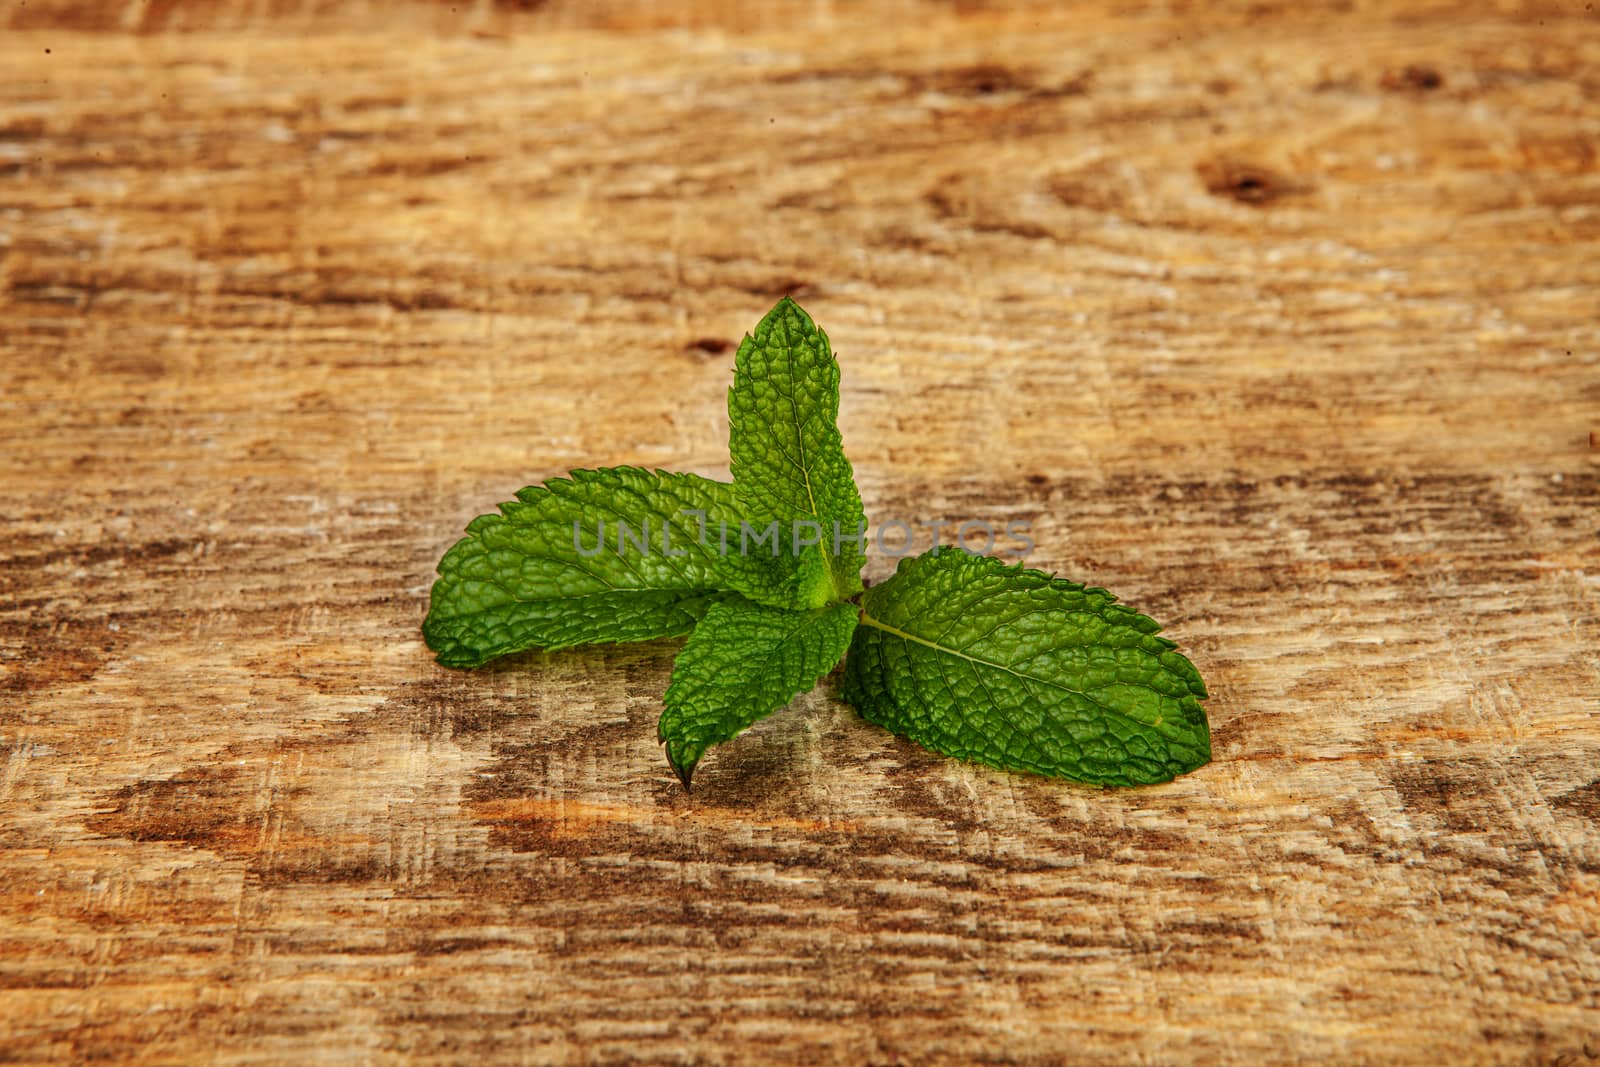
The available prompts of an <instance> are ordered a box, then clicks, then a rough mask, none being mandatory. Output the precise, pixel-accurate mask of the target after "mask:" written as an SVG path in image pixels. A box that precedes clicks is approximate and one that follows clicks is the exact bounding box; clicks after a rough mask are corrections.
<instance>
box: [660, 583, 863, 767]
mask: <svg viewBox="0 0 1600 1067" xmlns="http://www.w3.org/2000/svg"><path fill="white" fill-rule="evenodd" d="M856 617H857V609H856V606H855V605H854V604H830V605H828V606H826V607H822V608H816V609H814V610H811V611H785V610H783V609H781V608H772V607H766V606H764V605H760V604H753V603H751V602H750V601H747V600H726V601H722V602H719V603H717V604H713V605H712V606H711V608H710V610H708V611H707V612H706V614H705V618H703V619H701V620H700V623H699V624H698V625H697V626H695V628H694V632H693V633H692V634H690V635H689V641H688V643H687V644H685V645H684V646H683V651H682V652H681V653H679V655H678V661H677V663H675V664H674V665H673V668H672V684H671V685H669V686H668V687H667V696H666V710H665V711H663V712H662V713H661V723H660V728H659V732H660V735H661V740H662V742H663V743H665V745H666V747H667V761H668V762H669V763H671V764H672V769H673V770H674V771H676V772H677V774H678V778H679V779H680V780H682V782H683V787H684V788H685V789H687V788H689V780H690V778H691V777H693V775H694V768H695V764H697V763H699V762H700V757H701V756H703V755H705V751H706V749H708V748H710V747H711V746H712V745H715V744H720V743H721V742H723V741H727V740H729V739H730V738H732V737H734V736H736V735H738V734H739V733H740V732H741V731H743V730H744V729H745V728H746V727H748V726H750V725H751V724H752V723H754V722H756V721H757V720H758V719H762V718H765V717H766V716H768V715H770V714H772V713H773V712H774V711H777V710H778V709H779V708H781V707H783V706H784V705H785V704H787V703H789V701H791V700H793V699H794V698H795V696H796V695H798V694H800V693H803V692H805V691H806V690H808V689H810V688H811V687H812V686H814V685H816V684H817V680H818V679H820V678H821V677H822V676H823V675H825V674H827V673H828V672H829V671H830V670H832V669H833V667H834V665H835V664H837V663H838V662H839V657H841V656H843V655H844V651H845V649H846V648H848V647H849V645H850V635H851V633H852V632H853V631H854V630H855V628H856Z"/></svg>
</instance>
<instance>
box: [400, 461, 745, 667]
mask: <svg viewBox="0 0 1600 1067" xmlns="http://www.w3.org/2000/svg"><path fill="white" fill-rule="evenodd" d="M732 508H733V487H732V486H730V485H727V484H725V483H720V482H714V481H711V480H710V479H708V478H701V477H699V476H698V475H693V474H668V473H665V472H662V471H656V472H654V473H652V472H650V471H645V470H640V469H638V468H636V467H609V468H603V469H601V470H580V471H573V472H571V475H570V477H568V478H557V479H553V480H551V481H549V482H546V483H545V484H544V485H542V486H530V487H529V488H527V489H523V490H522V491H521V492H519V493H518V494H517V499H516V500H514V501H511V502H509V503H505V504H502V505H500V513H499V514H490V515H480V516H478V517H477V518H476V519H474V520H473V521H472V523H471V524H470V525H468V527H467V536H466V537H464V538H462V539H461V540H460V541H458V542H456V544H455V545H454V546H453V547H452V548H451V549H450V550H449V551H448V552H446V553H445V555H444V558H443V559H442V560H440V561H439V579H438V580H437V581H436V582H434V585H433V593H432V598H431V605H430V607H429V610H428V617H427V620H426V621H425V622H424V623H423V624H422V633H423V637H424V638H425V639H426V640H427V642H428V647H430V648H432V649H433V650H434V652H435V653H437V655H438V659H439V662H440V663H442V664H444V665H445V666H447V667H476V666H478V665H480V664H482V663H485V662H487V661H488V660H491V659H494V658H495V657H497V656H504V655H508V654H510V653H512V652H521V651H524V650H525V649H530V648H543V649H560V648H568V647H570V646H572V645H581V644H589V643H593V642H609V641H646V640H650V639H652V638H657V637H677V636H681V635H683V634H686V633H688V632H689V631H690V629H692V628H693V626H694V624H695V621H696V620H697V619H699V618H700V616H702V615H703V614H704V613H705V611H706V608H707V607H709V606H710V604H711V603H712V602H713V601H714V600H715V599H717V598H718V597H719V596H723V595H726V594H724V593H723V592H722V591H723V590H726V589H729V588H730V587H732V586H734V585H735V584H738V583H739V582H740V581H742V580H743V579H741V578H740V573H741V570H742V569H748V564H749V561H744V560H740V559H739V558H737V557H733V556H729V557H722V556H721V555H720V554H719V551H718V545H717V543H716V534H715V530H716V529H717V523H718V521H720V519H722V518H724V517H726V516H728V515H730V514H731V512H732ZM694 513H698V514H694ZM701 516H706V517H707V523H708V525H709V527H710V530H709V531H706V530H703V528H702V518H701ZM574 524H576V529H574ZM647 529H648V535H646V530H647ZM602 531H603V534H604V537H603V539H602V536H601V534H602ZM702 534H705V536H704V537H702ZM619 547H620V551H619Z"/></svg>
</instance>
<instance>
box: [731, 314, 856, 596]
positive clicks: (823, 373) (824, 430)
mask: <svg viewBox="0 0 1600 1067" xmlns="http://www.w3.org/2000/svg"><path fill="white" fill-rule="evenodd" d="M838 417H839V364H838V362H837V361H835V360H834V358H833V352H832V350H831V349H830V348H829V347H828V337H827V335H826V334H824V333H823V332H822V331H821V330H820V329H818V328H817V326H816V324H815V323H813V322H812V321H811V317H810V316H809V315H807V314H806V313H805V312H804V311H802V310H801V309H800V305H798V304H796V303H795V302H794V301H793V300H790V299H789V298H788V297H784V298H783V299H782V300H780V301H778V304H777V306H776V307H774V308H773V309H772V310H771V311H770V312H768V313H767V315H766V317H765V318H763V319H762V320H761V323H760V324H759V325H758V326H757V327H756V331H755V334H754V335H753V336H748V337H746V338H745V339H744V342H743V343H742V344H740V345H739V353H738V356H737V358H736V360H735V363H734V375H733V387H732V388H731V389H729V390H728V421H729V427H730V430H729V435H728V451H729V453H730V460H731V467H732V470H733V485H734V493H735V496H736V498H737V500H738V504H739V508H740V510H741V511H742V512H743V515H744V518H745V519H746V520H748V521H749V522H750V523H751V524H752V525H753V526H755V527H756V528H758V529H765V528H766V527H767V526H768V525H769V524H770V523H776V524H777V527H778V531H779V535H780V536H781V537H782V538H784V539H785V540H786V541H787V542H788V546H787V547H789V548H790V549H791V550H792V549H793V547H794V546H795V545H796V544H798V543H802V542H805V541H809V540H811V539H812V538H813V535H815V538H816V543H815V544H814V546H812V547H805V548H802V549H801V550H800V557H799V559H798V561H796V562H795V563H794V564H792V566H793V568H794V569H793V570H792V571H791V572H790V576H789V582H788V584H787V585H786V587H785V589H784V592H783V595H782V597H780V598H776V599H784V600H787V601H788V605H787V606H791V607H797V608H811V607H818V606H820V605H822V604H825V603H827V602H829V601H830V600H844V599H847V598H849V597H851V596H853V595H855V594H856V593H859V592H860V591H861V566H862V564H863V562H865V558H866V557H865V547H864V545H865V542H864V537H865V533H866V524H867V520H866V514H865V512H864V511H863V510H862V507H861V494H860V492H858V491H857V489H856V483H855V477H854V474H853V473H852V471H851V469H850V461H849V460H848V459H846V458H845V455H844V447H843V445H842V443H841V440H840V437H839V426H838ZM797 524H798V525H797ZM858 535H859V536H860V537H862V540H855V538H856V537H857V536H858ZM766 599H768V600H769V601H770V600H772V599H775V598H766Z"/></svg>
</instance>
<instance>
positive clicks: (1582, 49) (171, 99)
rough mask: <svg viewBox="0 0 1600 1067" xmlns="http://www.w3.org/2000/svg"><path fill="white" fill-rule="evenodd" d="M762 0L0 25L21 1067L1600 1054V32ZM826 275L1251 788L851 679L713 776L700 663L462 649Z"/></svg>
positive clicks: (852, 403)
mask: <svg viewBox="0 0 1600 1067" xmlns="http://www.w3.org/2000/svg"><path fill="white" fill-rule="evenodd" d="M726 6H727V8H728V10H725V11H722V10H717V9H716V8H705V7H701V8H697V9H696V11H697V13H696V14H694V15H692V16H690V15H687V14H684V13H681V12H678V11H676V10H675V9H673V8H669V7H667V6H664V5H653V6H646V7H641V8H637V9H630V8H628V7H627V6H624V5H621V4H599V5H586V4H580V3H576V2H574V3H565V2H559V0H553V2H551V3H548V4H539V3H526V4H518V3H506V4H498V3H496V4H485V3H482V2H477V3H466V4H463V5H461V6H460V7H459V9H458V8H456V7H451V6H448V5H445V4H439V5H436V6H427V7H423V6H397V5H379V4H371V5H366V6H360V5H357V6H340V5H333V4H313V3H301V4H293V3H276V2H274V3H243V2H241V3H239V4H236V5H232V6H222V7H212V6H207V5H201V4H187V5H180V4H170V3H155V2H151V3H127V4H110V5H105V4H99V3H94V2H92V0H82V2H65V0H62V2H46V0H29V2H28V3H22V2H21V0H16V2H14V3H11V4H10V5H9V6H8V7H6V8H4V9H0V26H3V27H4V28H5V32H4V33H0V71H3V72H4V76H3V77H0V346H3V367H0V515H3V516H4V528H3V533H0V538H3V540H0V558H3V562H4V566H3V569H0V672H3V673H0V1060H5V1061H7V1062H13V1061H14V1062H35V1061H39V1062H43V1061H56V1062H67V1061H79V1062H82V1061H89V1060H96V1061H129V1062H149V1063H156V1062H180V1061H182V1062H195V1061H216V1062H228V1063H238V1062H262V1063H265V1062H273V1063H287V1064H305V1063H312V1062H340V1063H372V1064H390V1063H463V1062H474V1063H492V1064H499V1063H622V1062H647V1063H692V1062H705V1063H794V1064H817V1063H831V1062H838V1063H874V1064H889V1063H908V1064H909V1063H916V1064H925V1063H977V1062H983V1063H1018V1064H1047V1063H1090V1064H1093V1063H1107V1064H1110V1063H1140V1064H1164V1063H1183V1062H1197V1063H1219V1064H1255V1063H1273V1062H1276V1063H1290V1062H1307V1063H1312V1062H1314V1063H1323V1062H1333V1063H1388V1062H1394V1063H1426V1064H1437V1063H1469V1062H1493V1063H1508V1064H1510V1063H1539V1064H1583V1063H1594V1062H1600V1003H1597V999H1596V998H1597V990H1600V949H1597V945H1600V824H1597V820H1600V701H1597V694H1600V655H1597V652H1596V649H1597V645H1600V585H1597V578H1600V361H1597V350H1600V343H1597V342H1600V327H1597V324H1600V314H1597V313H1600V295H1597V294H1600V161H1597V148H1596V146H1597V145H1600V24H1597V16H1596V14H1595V13H1594V12H1592V11H1591V10H1590V5H1587V4H1583V3H1577V2H1573V3H1549V4H1545V5H1542V6H1541V5H1528V6H1525V7H1518V6H1517V5H1516V4H1514V3H1513V4H1502V5H1499V6H1497V7H1493V8H1490V7H1488V6H1482V7H1479V8H1477V9H1472V8H1470V7H1469V8H1467V9H1463V8H1462V7H1461V6H1460V5H1455V4H1432V3H1421V2H1419V3H1409V4H1401V5H1397V6H1393V7H1385V6H1383V5H1373V4H1365V3H1357V4H1354V5H1346V6H1345V7H1343V8H1341V9H1338V10H1331V9H1330V10H1328V11H1324V12H1321V13H1314V14H1313V13H1303V12H1301V11H1299V10H1298V8H1297V7H1295V6H1293V5H1285V6H1282V7H1280V6H1278V5H1273V4H1266V5H1261V4H1248V5H1239V4H1223V5H1220V6H1219V5H1212V4H1204V5H1201V4H1196V5H1192V6H1188V5H1181V4H1179V5H1174V6H1162V5H1155V6H1149V7H1142V8H1134V7H1128V6H1125V5H1116V4H1109V3H1107V4H1105V5H1103V6H1095V5H1088V6H1082V7H1078V8H1075V9H1071V10H1067V9H1060V8H1057V7H1055V6H1044V7H1040V8H1039V9H1036V10H1028V9H1018V10H1009V11H1008V10H1002V9H998V8H992V7H989V6H988V5H984V4H970V3H963V4H955V5H949V4H933V3H929V4H913V3H905V4H898V5H895V4H884V5H878V6H865V7H861V8H859V9H853V11H854V13H853V14H851V15H849V16H846V15H845V14H844V13H843V7H844V5H838V6H837V7H836V6H835V5H831V4H827V3H804V4H802V3H794V4H788V5H777V6H768V7H755V6H752V7H747V8H744V9H742V10H734V5H731V4H730V5H726ZM1119 9H1121V10H1123V11H1124V12H1125V13H1122V14H1119V13H1118V11H1119ZM786 292H789V293H793V294H795V295H796V296H797V297H798V298H799V299H800V300H801V302H802V303H803V304H804V305H805V306H806V307H807V308H808V309H809V310H810V311H811V312H812V313H813V314H815V315H816V317H817V318H818V320H819V321H820V322H821V323H822V324H823V325H824V326H825V327H826V328H827V329H828V331H829V332H830V333H831V335H832V337H833V339H834V342H835V346H836V348H837V349H838V350H839V352H840V353H841V361H842V364H843V368H844V370H843V373H844V399H843V410H842V415H841V422H842V427H843V430H844V435H845V443H846V447H847V448H848V450H849V452H850V455H851V456H852V457H853V459H854V462H855V465H856V470H857V473H858V477H859V480H860V483H861V486H862V490H863V495H864V497H865V499H866V503H867V509H868V512H869V514H870V515H874V516H877V517H878V518H879V519H880V520H881V519H883V518H886V517H905V518H909V519H924V520H931V519H944V518H950V519H964V518H973V517H976V518H985V519H992V520H1007V519H1024V520H1027V521H1030V522H1032V524H1033V536H1034V538H1035V540H1036V542H1037V545H1038V547H1037V549H1036V550H1035V552H1034V553H1033V555H1032V556H1031V557H1030V561H1031V562H1032V563H1033V564H1034V565H1036V566H1040V567H1043V568H1046V569H1050V570H1058V571H1060V572H1062V573H1064V574H1066V575H1068V576H1071V577H1074V578H1077V579H1080V580H1086V581H1090V582H1093V583H1097V584H1103V585H1106V586H1108V587H1109V588H1111V589H1112V590H1114V591H1116V592H1118V593H1119V594H1120V595H1121V596H1122V597H1123V598H1124V599H1125V600H1126V601H1128V602H1130V603H1132V604H1133V605H1135V606H1136V607H1138V608H1140V609H1142V610H1145V611H1147V612H1149V613H1150V614H1153V615H1155V616H1156V617H1157V618H1159V619H1161V620H1162V621H1163V622H1164V623H1165V624H1166V626H1167V628H1168V629H1167V632H1168V633H1169V634H1171V635H1172V636H1174V637H1175V638H1177V639H1178V640H1179V641H1180V642H1181V644H1182V647H1183V648H1184V650H1185V651H1186V652H1187V653H1188V654H1189V655H1191V656H1192V658H1193V659H1194V660H1195V662H1196V663H1197V664H1198V666H1199V667H1200V669H1201V671H1202V672H1203V673H1204V675H1205V677H1206V679H1207V680H1208V682H1209V684H1210V686H1211V689H1212V692H1213V697H1212V699H1211V700H1210V702H1209V705H1208V707H1209V711H1210V715H1211V721H1212V724H1213V729H1214V732H1215V738H1216V760H1215V762H1214V763H1213V764H1212V765H1210V766H1208V767H1206V768H1204V769H1202V770H1200V771H1199V772H1197V773H1195V774H1192V775H1189V776H1187V777H1185V778H1183V779H1181V780H1179V781H1177V782H1174V783H1172V784H1171V785H1168V786H1163V787H1158V788H1151V789H1143V790H1137V791H1125V792H1101V791H1096V790H1093V789H1087V788H1080V787H1074V786H1071V785H1065V784H1060V783H1055V782H1049V781H1044V780H1039V779H1034V778H1026V777H1016V776H1010V775H1006V774H1001V773H997V772H991V771H988V770H984V769H981V768H977V767H972V766H966V765H960V764H956V763H952V762H950V761H947V760H944V759H941V758H938V757H936V756H932V755H930V754H928V753H925V752H923V751H921V750H919V749H918V748H916V747H914V746H912V745H910V744H908V743H904V742H901V741H898V740H896V739H895V738H893V737H890V736H888V735H887V734H885V733H883V732H881V731H879V730H877V729H875V728H872V727H870V726H868V725H866V724H865V723H863V722H861V721H860V720H859V719H858V718H857V717H856V716H855V715H854V714H853V713H852V712H851V711H850V709H848V708H847V707H845V706H843V705H841V704H839V703H838V702H837V701H835V700H833V699H832V698H831V697H830V696H829V695H828V687H827V686H825V687H824V689H823V690H822V691H820V692H818V693H817V694H813V695H811V696H808V697H806V698H803V699H801V700H800V701H798V702H797V704H796V705H795V706H794V707H793V708H791V709H790V710H789V711H788V712H786V713H785V714H782V715H780V716H777V717H775V718H773V719H770V720H768V721H767V722H765V723H763V724H761V725H760V726H759V727H757V728H756V729H754V730H752V731H751V732H750V733H749V734H748V735H746V736H745V737H743V738H741V739H740V740H738V741H737V742H736V743H734V744H731V745H729V746H727V747H726V748H724V749H722V750H719V751H717V752H716V753H714V754H713V755H712V756H711V757H709V758H708V759H707V760H706V762H705V764H704V765H703V767H702V769H701V771H700V774H699V775H698V776H697V778H696V783H695V785H696V789H695V792H694V794H693V795H692V796H685V795H684V793H683V792H682V790H681V789H680V788H679V787H678V785H677V783H676V782H675V781H674V779H673V777H672V774H671V772H670V771H669V770H668V768H667V765H666V763H665V761H664V760H663V759H662V757H661V753H660V750H659V748H658V746H657V744H656V740H655V736H654V723H655V718H656V715H657V713H658V709H659V698H660V695H661V693H662V691H663V689H664V688H665V685H666V680H667V675H668V671H669V668H670V664H671V657H672V653H673V648H672V646H671V644H670V643H661V644H656V645H646V646H635V647H622V648H611V649H600V650H594V651H578V652H572V653H567V654H561V655H550V656H527V657H522V658H520V659H518V660H515V661H513V662H508V663H505V664H503V665H500V666H497V667H495V668H493V669H488V670H484V671H478V672H466V673H460V672H451V671H447V670H443V669H441V668H439V667H437V666H435V665H434V664H433V663H432V662H431V661H430V659H429V657H428V655H427V652H426V650H425V649H424V648H423V646H422V643H421V641H420V639H419V634H418V625H419V623H420V621H421V619H422V616H423V613H424V610H425V606H426V597H427V589H428V585H429V582H430V576H431V571H432V567H433V564H434V563H435V562H436V560H437V559H438V556H439V555H440V553H441V552H442V551H443V549H444V548H445V547H446V546H447V545H449V544H450V543H451V541H452V540H453V539H454V538H455V537H456V536H457V534H458V532H459V531H460V529H461V527H462V526H463V525H464V524H465V522H466V521H467V520H468V519H469V518H470V517H471V516H472V515H474V514H476V513H477V512H478V511H480V510H484V509H486V507H487V506H488V505H490V504H492V503H493V502H495V501H497V500H501V499H505V498H507V497H509V496H510V494H511V493H512V492H513V491H514V490H515V489H517V488H518V487H519V486H521V485H523V484H525V483H529V482H535V481H538V480H540V479H542V478H545V477H548V476H551V475H555V474H558V473H560V472H562V471H564V470H566V469H568V468H571V467H576V466H594V465H604V464H611V463H636V464H646V465H659V466H667V467H673V468H678V469H687V470H691V471H697V472H700V473H706V474H720V473H724V472H725V469H726V468H725V462H726V460H725V455H726V453H725V446H726V423H725V414H724V406H723V405H724V400H723V396H724V390H725V388H726V385H727V383H728V381H729V374H730V370H731V365H732V352H731V349H730V344H731V342H733V341H735V340H736V339H737V338H738V336H739V335H740V334H741V333H742V332H743V331H745V330H746V329H748V328H750V327H751V326H752V325H753V324H754V323H755V321H756V320H757V318H758V317H759V316H760V315H761V314H762V312H764V311H765V310H766V309H767V308H768V307H769V306H770V305H771V303H772V302H773V301H774V300H775V299H776V298H777V297H778V296H779V295H781V294H783V293H786ZM888 567H889V564H888V563H887V561H885V560H883V559H881V558H880V559H875V560H874V561H873V562H872V564H871V570H870V572H869V573H870V574H871V575H872V576H874V577H881V576H883V575H884V574H885V573H887V570H888Z"/></svg>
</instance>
